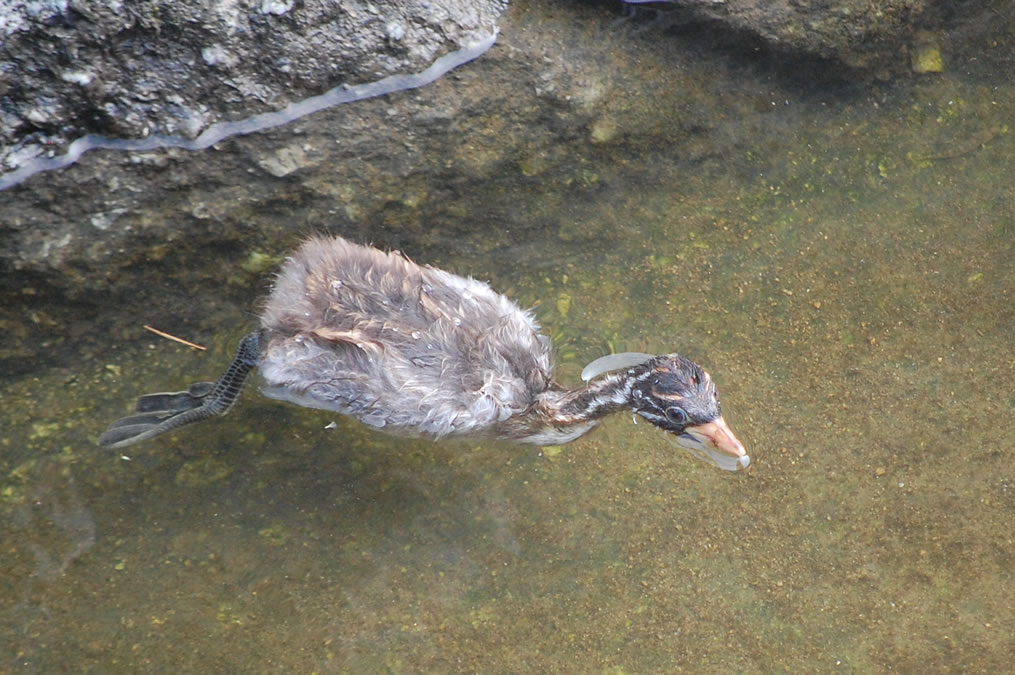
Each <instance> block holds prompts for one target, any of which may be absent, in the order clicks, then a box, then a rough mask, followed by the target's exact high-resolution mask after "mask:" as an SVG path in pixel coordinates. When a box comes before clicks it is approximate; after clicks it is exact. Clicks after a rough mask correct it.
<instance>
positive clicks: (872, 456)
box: [0, 17, 1015, 673]
mask: <svg viewBox="0 0 1015 675" xmlns="http://www.w3.org/2000/svg"><path fill="white" fill-rule="evenodd" d="M513 20H514V21H520V19H519V18H518V17H515V18H514V19H513ZM544 21H546V22H553V21H560V22H561V25H560V27H559V30H561V31H563V30H566V29H567V28H566V25H565V24H566V23H567V21H566V17H565V18H561V17H548V18H546V19H544ZM573 25H574V24H573V23H572V29H573ZM597 27H598V29H603V30H610V31H613V32H611V33H609V35H608V38H607V39H604V40H603V41H602V43H601V44H597V45H596V46H594V47H593V46H588V45H587V44H586V45H583V46H582V47H581V48H580V49H578V48H577V47H574V48H573V49H572V48H571V47H564V49H568V50H569V52H568V55H567V56H568V59H573V60H571V61H569V63H570V66H571V67H574V68H580V69H583V70H585V71H587V72H588V73H589V74H590V75H589V77H590V78H591V76H592V74H595V73H597V72H598V73H603V72H609V70H610V69H611V68H616V69H622V72H623V76H624V77H628V78H631V80H630V88H629V96H628V98H627V99H626V100H623V101H616V102H613V103H611V104H609V105H607V106H606V107H605V109H606V112H605V113H604V114H603V115H602V116H601V117H600V122H601V126H599V127H598V130H597V129H595V128H594V129H591V130H589V133H593V134H597V133H598V134H601V135H602V136H603V137H606V138H608V140H607V141H606V142H605V143H603V144H601V145H598V146H592V147H593V150H594V151H589V147H590V146H588V145H581V146H580V148H570V147H563V148H560V147H555V148H540V147H538V144H534V148H535V149H534V150H533V154H532V159H531V160H530V161H528V162H527V163H524V165H523V166H520V167H519V171H518V173H517V174H516V175H507V176H503V177H501V178H500V179H498V180H496V181H491V183H490V185H489V188H488V189H489V192H487V193H484V194H471V195H463V196H462V197H461V201H460V203H459V204H457V207H458V208H459V209H460V210H461V211H462V212H463V213H466V214H467V220H468V221H469V222H471V223H473V224H474V225H475V231H476V233H477V234H476V235H475V238H473V239H469V240H467V241H463V240H460V239H455V238H453V237H445V238H442V237H441V236H440V235H439V234H433V233H430V234H428V235H421V244H420V248H421V249H422V250H426V251H435V250H436V251H439V252H440V253H439V254H438V255H437V258H438V259H436V260H432V262H435V263H439V264H440V265H442V266H444V267H446V268H448V269H451V270H453V271H457V272H461V273H473V274H476V275H477V276H481V277H483V278H488V279H490V280H491V282H492V283H493V285H494V286H495V287H497V288H499V289H502V290H507V291H510V293H511V294H512V295H513V297H515V298H516V299H517V300H518V301H519V302H520V303H521V304H523V305H526V306H536V307H537V309H536V313H537V315H538V316H539V319H540V321H541V322H542V324H543V325H544V326H545V328H546V330H547V332H548V333H550V334H552V335H553V336H554V339H555V342H556V345H557V351H558V355H559V360H560V364H559V375H560V378H561V379H562V380H565V381H569V382H572V383H577V382H578V373H579V372H580V370H581V367H582V366H583V365H584V364H585V363H586V362H588V361H590V360H592V359H593V358H595V357H597V356H600V355H601V354H603V353H605V352H606V351H609V350H610V349H615V350H618V351H622V350H632V351H633V350H638V351H650V352H664V351H673V350H678V351H682V352H684V353H686V354H688V355H689V356H691V357H693V358H695V359H696V360H698V361H700V362H701V363H702V364H703V365H704V366H705V367H706V368H708V369H709V370H710V372H711V373H712V374H713V376H714V378H715V379H716V381H717V383H718V385H719V387H720V390H721V392H722V395H723V402H724V412H725V413H726V416H727V418H728V419H729V421H730V423H731V426H732V427H733V429H734V430H735V431H736V432H737V433H738V435H739V436H740V438H741V440H742V441H744V443H745V444H746V445H747V446H748V449H749V451H750V454H751V457H752V465H751V468H750V469H749V470H748V471H747V472H743V473H740V474H736V475H733V474H728V473H725V472H721V471H718V470H716V469H714V468H713V467H710V466H707V465H705V464H704V463H702V462H698V461H695V460H694V459H692V458H691V457H689V456H688V455H686V454H684V453H679V452H677V451H675V450H674V449H673V448H672V446H670V445H669V444H667V443H665V442H663V439H661V438H660V437H659V435H658V434H657V433H656V432H655V431H653V430H652V429H651V428H650V427H648V425H644V424H642V425H638V426H633V425H632V424H631V420H630V418H629V417H625V416H618V417H617V418H615V419H611V420H609V421H608V422H607V423H605V424H604V425H603V426H602V427H601V428H600V429H598V430H597V431H595V432H593V433H592V434H590V435H589V436H587V437H585V438H583V439H580V440H579V441H577V442H575V443H572V444H570V445H567V446H564V447H561V448H551V449H547V450H540V449H537V448H530V447H525V446H515V445H511V444H507V443H491V442H485V441H477V442H447V443H439V444H435V443H431V442H426V441H411V440H408V441H407V440H399V439H391V438H388V437H385V436H381V435H378V434H376V433H374V432H372V431H370V430H368V429H366V428H364V427H362V426H361V425H358V424H356V423H353V422H350V421H348V420H344V419H335V416H333V415H328V414H326V413H322V412H319V411H309V410H302V409H297V408H293V407H288V406H284V405H280V404H276V403H273V402H271V401H268V400H266V399H263V398H261V397H258V396H257V395H256V393H254V392H248V394H247V395H246V396H245V399H244V401H243V403H242V405H241V406H239V407H238V408H237V409H236V410H235V411H234V412H233V413H231V414H230V416H229V417H228V418H225V419H223V420H221V421H220V422H218V423H207V424H204V425H202V426H200V427H194V428H192V429H188V430H185V431H182V432H180V433H177V434H175V435H174V436H171V437H169V438H166V439H159V440H157V441H154V442H152V443H149V444H146V445H142V446H138V447H136V448H130V449H129V452H125V453H122V455H121V453H117V452H106V451H100V450H98V449H96V448H95V447H94V440H95V438H96V437H97V436H98V434H99V432H100V431H101V429H102V428H103V427H104V425H105V424H106V423H107V422H108V421H110V420H112V419H114V418H116V417H118V416H120V415H122V414H123V413H124V411H125V409H126V406H127V405H128V403H129V401H130V400H131V399H132V397H133V396H135V395H137V394H138V393H143V392H146V391H151V390H158V389H162V388H165V389H173V388H182V387H183V386H184V385H186V384H187V383H189V382H190V381H192V380H193V379H195V378H211V377H214V376H216V375H217V374H218V373H219V372H220V371H221V370H222V369H223V368H224V367H225V365H226V364H227V362H228V360H229V358H230V356H231V352H232V350H233V346H234V345H235V342H236V340H237V339H238V338H239V336H240V335H242V334H243V333H244V332H245V331H246V330H247V329H248V328H249V327H250V312H251V311H252V308H253V305H251V306H249V307H224V308H223V310H222V316H221V317H217V318H211V319H210V320H209V321H210V323H220V324H223V325H229V326H235V328H234V329H231V330H228V329H227V330H223V331H222V332H221V334H220V335H217V336H216V337H215V338H214V339H213V340H210V341H209V344H208V346H209V347H210V349H209V352H207V353H197V352H193V351H190V350H187V349H186V348H184V347H180V346H178V345H174V344H171V343H167V342H164V341H161V340H158V339H156V338H153V337H148V336H146V337H144V338H142V339H139V340H137V341H136V342H127V343H124V344H117V345H115V346H114V347H111V348H110V350H109V351H108V352H106V353H103V354H102V355H101V358H99V359H89V360H87V361H85V362H83V363H81V364H80V366H79V367H77V368H75V369H73V370H69V369H50V370H41V371H40V372H39V374H38V375H37V376H34V377H26V378H23V379H18V380H15V381H10V380H8V381H6V382H5V383H4V385H3V388H2V389H0V403H2V405H3V409H4V411H5V416H6V417H7V420H8V423H7V424H6V425H5V426H4V429H3V432H2V436H0V443H2V444H3V447H4V452H3V457H2V465H3V469H4V472H3V476H2V485H0V499H2V502H3V505H4V514H5V517H6V518H7V522H8V525H7V526H5V529H6V530H7V534H6V536H5V537H4V543H3V557H4V565H3V573H2V574H3V583H2V584H0V594H2V597H3V602H2V603H0V634H3V635H5V636H7V637H5V638H0V640H3V641H5V642H8V645H7V646H8V649H9V651H8V652H7V653H6V654H5V656H4V659H5V660H4V661H2V662H0V671H6V670H10V671H12V672H13V671H15V670H18V671H34V672H57V671H61V670H68V669H70V670H94V671H98V672H113V671H132V672H137V671H162V670H167V669H169V668H172V669H174V670H177V671H184V672H188V671H189V672H264V671H284V672H330V671H339V672H420V671H422V672H451V671H478V672H550V671H560V672H590V671H602V672H617V673H621V672H663V671H676V670H685V671H692V672H706V671H724V672H728V671H745V672H773V671H776V672H778V671H795V672H799V671H813V670H818V671H826V670H827V671H831V670H836V671H844V672H852V671H858V672H868V671H884V670H898V671H902V672H918V671H919V672H927V671H949V672H951V671H959V670H968V671H972V672H1002V671H1004V670H1007V669H1009V668H1010V662H1011V655H1012V654H1013V653H1015V638H1013V636H1012V632H1011V630H1010V628H1011V626H1012V625H1013V622H1015V610H1013V608H1012V604H1011V600H1010V598H1011V597H1012V594H1013V591H1015V588H1013V583H1012V571H1013V550H1015V545H1013V535H1012V528H1011V524H1012V517H1013V514H1015V471H1013V469H1012V462H1011V458H1012V454H1013V448H1015V425H1013V424H1012V422H1011V419H1012V416H1013V412H1015V349H1013V347H1012V337H1011V335H1012V331H1013V329H1015V311H1013V298H1012V294H1013V288H1015V266H1013V264H1012V261H1013V258H1015V255H1013V254H1015V250H1013V248H1015V246H1013V242H1015V187H1013V186H1015V183H1013V181H1012V180H1011V159H1012V157H1015V134H1012V133H1011V131H1010V125H1011V124H1012V120H1011V111H1012V110H1015V85H1013V83H1012V81H1011V78H1010V77H1009V76H1008V75H1006V73H1010V72H1011V71H1012V65H1013V63H1012V62H1013V60H1015V59H1013V57H1012V54H1013V49H1015V37H1013V33H1012V32H1010V31H1008V30H1001V31H999V33H998V35H997V36H994V37H992V38H991V39H989V40H985V41H982V42H978V43H976V44H967V43H962V42H961V39H962V33H961V31H956V32H955V33H953V34H951V39H953V40H955V42H953V43H951V44H950V47H951V49H952V50H953V52H954V54H955V59H956V61H959V56H960V55H961V57H962V59H961V62H960V64H955V65H953V66H952V67H950V68H949V69H947V70H946V72H945V73H943V74H940V75H931V76H926V77H922V78H913V79H912V80H907V79H902V80H901V81H896V82H891V83H885V84H881V85H872V86H869V87H868V86H860V85H856V86H852V85H850V86H845V85H843V84H841V83H840V84H835V85H833V84H827V83H825V84H821V83H819V84H815V85H813V86H807V85H806V84H804V83H802V82H800V81H795V80H792V79H791V78H787V77H785V74H783V75H778V74H773V71H770V70H766V69H765V68H763V67H754V66H750V65H745V64H744V62H743V61H742V60H741V59H737V58H734V59H732V60H726V59H724V58H722V57H721V56H719V55H715V54H705V55H704V56H703V57H702V58H703V59H705V60H704V61H703V62H702V63H700V64H699V66H698V70H695V71H692V72H689V73H685V75H682V76H681V77H682V78H684V79H682V80H680V85H681V86H684V85H687V84H688V82H691V83H693V82H696V81H697V82H699V83H702V82H705V81H710V82H712V84H711V85H710V86H708V87H705V88H704V89H703V90H701V91H694V90H685V91H681V92H679V93H674V92H673V91H671V89H672V86H671V85H672V80H671V79H668V78H672V77H673V74H672V73H670V72H668V71H667V70H666V65H667V64H666V62H665V57H666V52H665V50H663V53H662V54H661V55H659V54H655V53H654V52H653V51H652V50H651V49H650V48H649V46H650V45H651V44H652V40H651V39H649V40H647V41H643V42H638V41H637V40H642V39H643V38H639V37H635V38H632V39H633V40H635V42H634V43H631V42H627V43H625V42H624V38H623V35H622V34H620V33H619V32H618V31H619V30H620V29H618V28H616V27H611V25H610V21H609V20H602V21H601V22H599V23H594V24H593V25H591V26H588V25H586V26H583V27H582V30H587V31H588V30H593V29H597ZM509 28H510V26H505V27H504V30H503V32H502V40H508V41H510V39H511V37H510V34H511V31H510V30H509ZM622 28H623V27H621V29H622ZM671 37H672V36H671ZM565 44H567V43H566V42H565ZM625 44H626V45H627V47H625V46H624V45H625ZM631 44H635V45H638V50H640V51H637V52H635V50H634V49H632V48H631V46H630V45H631ZM667 44H669V43H667ZM495 49H496V48H495ZM666 49H674V50H679V49H680V44H679V41H677V43H676V44H674V45H669V46H668V47H666ZM578 55H581V56H582V57H583V58H586V59H587V60H586V61H581V62H579V61H578V60H577V58H578ZM610 76H612V77H615V76H616V75H610ZM603 77H606V75H603ZM590 81H591V80H590ZM590 86H592V85H591V84H590ZM703 86H704V85H703ZM685 106H691V107H704V108H706V109H707V110H709V111H710V113H711V119H712V123H711V125H710V126H709V127H708V128H707V129H698V128H691V129H688V128H687V127H686V125H685V124H684V123H683V120H682V118H681V115H682V114H683V113H684V112H686V110H687V109H688V108H687V107H685ZM596 148H598V149H596ZM397 181H398V179H397V178H392V183H393V184H397ZM449 212H450V211H449ZM444 217H445V218H447V215H446V214H445V216H444ZM294 219H296V220H301V221H302V220H303V217H302V216H301V215H300V214H295V215H294ZM306 219H307V220H311V217H310V216H307V218H306ZM506 219H507V222H506V223H505V220H506ZM512 223H545V224H546V226H545V227H543V228H529V229H525V230H523V231H524V236H516V235H514V234H512V231H513V230H512V229H511V227H512ZM505 226H506V227H507V228H508V229H507V230H501V229H499V228H501V227H505ZM516 231H522V230H516ZM379 243H384V242H379ZM410 243H411V242H410ZM399 245H400V246H403V247H405V248H409V247H408V246H406V245H405V244H404V243H400V244H399ZM273 253H281V252H273ZM416 257H417V259H420V256H419V255H417V256H416ZM421 261H423V262H431V260H421ZM139 311H140V310H139ZM333 420H334V421H335V422H336V423H337V427H336V428H331V429H328V428H326V427H327V426H328V425H329V423H330V422H332V421H333Z"/></svg>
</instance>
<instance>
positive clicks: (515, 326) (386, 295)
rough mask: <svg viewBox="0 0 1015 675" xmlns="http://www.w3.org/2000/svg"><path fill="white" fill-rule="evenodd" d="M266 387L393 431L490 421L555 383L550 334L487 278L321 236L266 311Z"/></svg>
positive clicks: (464, 427) (286, 267)
mask: <svg viewBox="0 0 1015 675" xmlns="http://www.w3.org/2000/svg"><path fill="white" fill-rule="evenodd" d="M261 325H262V328H263V330H264V338H263V339H264V340H265V342H264V347H263V349H264V351H263V357H262V361H261V363H260V371H261V374H262V375H263V376H264V379H265V381H266V385H267V386H266V388H265V393H266V394H268V395H269V396H273V397H275V398H281V399H284V400H289V401H293V402H295V403H298V404H300V405H305V406H310V407H316V408H325V409H329V410H337V411H339V412H342V413H346V414H351V415H354V416H355V417H357V418H359V419H360V420H362V421H364V422H366V423H367V424H370V425H372V426H376V427H384V428H386V429H388V430H389V431H400V430H401V431H404V432H407V433H413V434H419V433H423V434H428V435H433V436H437V437H441V436H448V435H452V434H459V433H476V432H477V431H481V430H487V431H490V430H493V429H495V428H496V427H497V425H499V424H500V423H501V422H504V421H505V420H507V419H508V418H509V417H512V416H515V415H519V414H522V413H524V412H526V410H527V409H528V408H529V407H530V406H531V405H532V403H533V401H534V400H535V399H536V397H537V396H538V395H539V394H541V393H542V392H544V391H546V390H547V389H548V388H549V387H550V386H551V372H552V361H551V353H550V344H549V340H548V339H547V338H546V337H545V336H542V335H540V334H539V326H538V325H537V324H536V322H535V320H534V319H533V317H532V315H531V314H530V313H529V312H527V311H524V310H522V309H521V308H519V307H518V305H517V304H515V303H514V302H512V301H511V300H509V299H507V298H506V297H504V296H503V295H501V294H499V293H496V292H495V291H493V290H492V289H491V288H490V287H489V286H488V285H487V284H485V283H483V282H480V281H476V280H474V279H471V278H463V277H460V276H457V275H455V274H450V273H448V272H444V271H442V270H438V269H435V268H432V267H423V266H420V265H417V264H416V263H414V262H412V261H411V260H408V259H407V258H405V257H404V256H402V255H400V254H398V253H385V252H382V251H379V250H377V249H374V248H367V247H363V246H358V245H355V244H351V243H349V242H347V241H345V240H343V239H340V238H324V237H314V238H311V239H310V240H308V241H307V242H305V243H304V244H303V246H302V247H301V248H300V249H299V250H298V251H297V252H296V253H295V254H294V255H293V256H292V257H290V258H289V259H288V260H287V261H286V262H285V263H284V264H283V266H282V269H281V271H280V272H279V275H278V278H277V280H276V282H275V286H274V289H273V290H272V293H271V295H270V296H269V297H268V299H267V302H266V304H265V308H264V312H263V314H262V318H261Z"/></svg>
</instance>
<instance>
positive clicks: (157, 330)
mask: <svg viewBox="0 0 1015 675" xmlns="http://www.w3.org/2000/svg"><path fill="white" fill-rule="evenodd" d="M144 329H145V330H150V331H151V332H153V333H155V334H156V335H159V336H161V337H164V338H166V339H167V340H172V341H173V342H179V343H180V344H181V345H187V346H188V347H192V348H194V349H200V350H201V351H205V350H207V349H208V348H207V347H202V346H201V345H196V344H194V343H193V342H188V341H187V340H184V339H183V338H178V337H176V336H175V335H170V334H169V333H163V332H162V331H160V330H159V329H158V328H152V327H151V326H149V325H148V324H145V325H144Z"/></svg>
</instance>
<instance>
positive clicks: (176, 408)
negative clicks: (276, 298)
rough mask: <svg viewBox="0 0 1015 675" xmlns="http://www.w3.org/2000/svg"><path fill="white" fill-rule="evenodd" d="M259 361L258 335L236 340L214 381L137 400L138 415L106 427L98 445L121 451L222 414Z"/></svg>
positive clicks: (259, 345)
mask: <svg viewBox="0 0 1015 675" xmlns="http://www.w3.org/2000/svg"><path fill="white" fill-rule="evenodd" d="M260 358H261V336H260V333H258V332H256V331H255V332H253V333H250V334H248V335H247V336H245V337H244V338H243V339H242V340H241V341H240V346H239V347H238V348H237V350H236V356H235V357H233V362H232V363H230V364H229V367H228V368H226V372H224V373H223V374H222V377H220V378H219V379H218V381H217V382H195V383H194V384H192V385H190V387H188V388H187V390H186V391H177V392H171V393H159V394H148V395H146V396H142V397H140V398H139V399H138V400H137V405H136V406H135V411H136V412H137V413H138V414H136V415H130V416H129V417H124V418H121V419H118V420H116V421H115V422H113V423H112V424H110V425H109V428H108V429H106V430H105V431H104V432H103V434H102V435H101V436H99V445H101V446H104V447H110V448H122V447H125V446H127V445H133V444H134V443H140V442H141V441H147V440H148V439H150V438H155V437H156V436H161V435H162V434H164V433H167V432H170V431H173V430H175V429H179V428H180V427H183V426H186V425H188V424H193V423H194V422H199V421H201V420H203V419H205V418H208V417H215V416H219V415H225V414H226V413H227V412H229V410H230V409H231V408H232V407H233V406H234V405H235V404H236V401H237V400H239V398H240V394H241V393H242V392H243V385H244V384H245V383H246V381H247V376H248V375H249V374H250V371H251V370H253V369H254V368H255V367H256V366H257V364H258V363H259V362H260Z"/></svg>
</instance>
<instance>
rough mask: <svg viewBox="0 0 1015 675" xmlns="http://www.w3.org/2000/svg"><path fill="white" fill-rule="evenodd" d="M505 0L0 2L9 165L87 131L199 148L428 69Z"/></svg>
mask: <svg viewBox="0 0 1015 675" xmlns="http://www.w3.org/2000/svg"><path fill="white" fill-rule="evenodd" d="M505 6H506V0H470V1H462V0H387V1H379V2H367V1H363V0H340V1H338V2H334V1H332V0H300V1H299V2H296V1H295V0H253V1H251V0H245V1H239V2H210V3H209V2H194V1H183V2H165V1H164V0H143V1H141V2H122V1H121V0H101V1H100V0H82V1H77V2H73V1H71V2H68V1H67V0H62V1H61V0H49V1H40V2H10V1H5V2H0V93H2V96H3V98H2V101H0V147H2V149H0V165H2V168H3V169H9V168H12V167H13V166H16V165H17V164H19V163H20V162H22V161H24V160H25V159H27V158H29V157H32V156H34V155H36V154H38V153H40V152H44V151H45V150H46V149H47V147H50V146H54V145H56V146H60V145H62V144H64V143H66V142H67V141H68V140H73V139H74V138H76V137H77V136H80V135H83V134H85V133H97V134H103V135H107V136H115V137H120V138H138V137H143V136H146V135H148V134H149V133H153V132H159V133H164V134H173V135H180V136H185V137H188V138H193V137H195V136H197V135H198V134H199V133H200V132H201V131H202V130H203V129H204V128H205V127H207V126H208V125H209V124H210V123H212V122H215V121H218V120H221V119H240V118H243V117H246V116H248V115H251V114H253V113H255V112H262V111H264V110H266V109H278V108H281V107H283V106H285V105H286V104H287V103H289V102H290V101H292V100H295V99H300V98H304V97H306V96H309V95H312V94H317V93H320V92H321V91H323V90H325V89H329V88H331V87H334V86H336V85H338V84H341V83H360V82H371V81H374V80H378V79H380V78H382V77H384V76H385V75H390V74H392V73H395V72H402V71H413V70H420V69H422V68H425V67H426V66H427V65H429V63H430V62H431V61H433V60H434V59H435V58H436V57H437V56H439V55H440V54H441V53H442V52H446V51H449V50H451V49H455V48H456V47H457V46H458V44H459V43H460V42H462V41H463V40H467V39H468V38H469V37H470V36H474V35H475V34H476V33H478V32H482V31H486V32H489V31H490V30H491V29H492V28H493V26H494V22H495V20H496V18H497V16H498V15H499V14H500V13H501V11H503V9H504V7H505Z"/></svg>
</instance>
